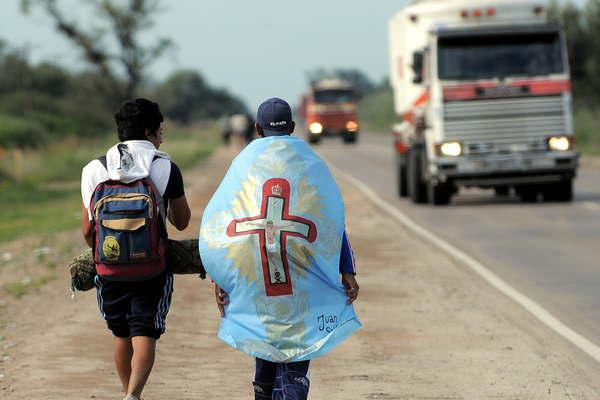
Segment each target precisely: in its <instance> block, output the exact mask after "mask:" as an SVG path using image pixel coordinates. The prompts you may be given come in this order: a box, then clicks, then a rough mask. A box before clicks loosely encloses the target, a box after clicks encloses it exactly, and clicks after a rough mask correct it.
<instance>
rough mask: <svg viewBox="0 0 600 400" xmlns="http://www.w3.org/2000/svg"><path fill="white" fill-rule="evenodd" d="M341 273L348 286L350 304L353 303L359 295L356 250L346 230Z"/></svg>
mask: <svg viewBox="0 0 600 400" xmlns="http://www.w3.org/2000/svg"><path fill="white" fill-rule="evenodd" d="M340 274H341V275H342V284H343V285H344V288H346V296H348V304H351V303H352V302H354V300H356V298H357V297H358V291H359V289H360V288H359V286H358V282H356V263H355V262H354V252H353V251H352V247H351V246H350V241H349V240H348V236H347V235H346V232H345V231H344V235H343V237H342V251H341V254H340Z"/></svg>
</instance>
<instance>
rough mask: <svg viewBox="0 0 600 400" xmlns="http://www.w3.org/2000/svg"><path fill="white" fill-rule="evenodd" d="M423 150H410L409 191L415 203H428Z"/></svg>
mask: <svg viewBox="0 0 600 400" xmlns="http://www.w3.org/2000/svg"><path fill="white" fill-rule="evenodd" d="M422 153H423V152H422V151H421V150H418V149H414V150H411V151H409V152H408V170H407V175H408V193H409V196H410V198H411V199H412V201H413V202H414V203H417V204H422V203H427V185H426V184H425V182H424V180H423V172H422V164H421V157H422Z"/></svg>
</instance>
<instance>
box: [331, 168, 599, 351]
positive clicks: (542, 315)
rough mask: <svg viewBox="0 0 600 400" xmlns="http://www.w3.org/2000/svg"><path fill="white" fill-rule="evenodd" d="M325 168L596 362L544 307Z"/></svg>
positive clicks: (586, 345)
mask: <svg viewBox="0 0 600 400" xmlns="http://www.w3.org/2000/svg"><path fill="white" fill-rule="evenodd" d="M329 165H330V166H331V168H332V169H333V171H334V172H335V174H336V175H339V176H341V177H342V178H343V179H344V180H346V181H348V182H349V183H350V184H352V185H353V186H355V187H356V188H357V189H358V190H359V191H361V192H362V193H363V194H364V195H365V196H366V197H367V198H369V200H371V201H372V202H373V203H374V204H375V205H376V206H378V207H379V208H381V209H382V210H383V211H385V212H386V213H388V214H389V215H390V216H391V217H393V218H394V219H396V220H397V221H398V222H400V223H401V224H403V225H404V226H405V227H406V228H408V229H409V230H411V231H412V232H414V233H415V234H417V235H418V236H420V237H422V238H423V239H425V240H427V241H429V242H430V243H432V244H433V245H435V246H437V247H438V248H440V249H441V250H442V251H444V252H446V253H448V254H449V255H450V256H452V257H453V258H455V259H456V260H458V261H460V262H462V263H463V264H465V265H466V266H467V267H469V268H470V269H472V270H473V271H474V272H476V273H477V274H478V275H479V276H480V277H482V278H483V279H484V280H485V281H486V282H488V283H489V284H490V285H492V286H493V287H495V288H496V289H498V290H499V291H500V292H502V293H504V294H505V295H506V296H508V297H510V298H511V299H512V300H514V301H515V302H517V303H518V304H519V305H521V306H522V307H523V308H525V309H526V310H527V311H529V312H530V313H531V314H532V315H533V316H534V317H536V318H537V319H538V320H540V321H541V322H542V323H544V324H545V325H546V326H548V327H549V328H550V329H552V330H553V331H555V332H556V333H558V334H559V335H561V336H562V337H564V338H565V339H567V340H568V341H569V342H571V343H572V344H574V345H575V346H577V347H578V348H579V349H580V350H581V351H583V352H585V353H586V354H587V355H589V356H590V357H592V358H593V359H594V360H596V361H598V362H600V347H598V346H597V345H596V344H594V343H593V342H591V341H590V340H588V339H586V338H585V337H583V336H582V335H581V334H579V333H577V332H576V331H574V330H573V329H571V328H569V327H568V326H567V325H565V324H564V323H563V322H561V321H560V320H559V319H558V318H556V317H555V316H554V315H552V314H551V313H550V312H549V311H548V310H546V309H545V308H544V307H542V306H541V305H539V304H538V303H536V302H535V301H533V300H532V299H530V298H529V297H527V296H525V295H524V294H522V293H521V292H519V291H518V290H516V289H514V288H513V287H512V286H510V285H509V284H508V283H507V282H506V281H504V280H503V279H502V278H500V277H499V276H497V275H496V274H494V273H493V272H492V271H490V270H489V269H488V268H487V267H485V266H484V265H483V264H482V263H480V262H479V261H477V260H476V259H474V258H473V257H471V256H470V255H468V254H467V253H465V252H464V251H462V250H460V249H458V248H456V247H454V246H453V245H452V244H450V243H448V242H447V241H445V240H444V239H442V238H440V237H439V236H437V235H436V234H435V233H433V232H431V231H429V230H427V229H425V228H424V227H422V226H421V225H419V224H417V223H416V222H414V221H413V220H412V219H411V218H410V217H408V216H407V215H406V214H404V213H403V212H402V211H400V210H399V209H398V208H396V207H394V206H393V205H392V204H390V203H388V202H387V201H385V200H384V199H383V198H381V196H379V195H378V194H377V193H375V192H374V191H373V190H372V189H371V188H369V187H368V186H367V185H365V184H364V183H363V182H361V181H360V180H358V179H356V178H354V177H353V176H351V175H349V174H347V173H345V172H343V171H341V170H339V169H338V168H336V167H334V166H332V165H331V164H329Z"/></svg>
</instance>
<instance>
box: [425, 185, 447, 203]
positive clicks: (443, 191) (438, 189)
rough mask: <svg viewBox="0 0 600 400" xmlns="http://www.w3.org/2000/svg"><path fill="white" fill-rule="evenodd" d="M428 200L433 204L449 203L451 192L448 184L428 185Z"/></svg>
mask: <svg viewBox="0 0 600 400" xmlns="http://www.w3.org/2000/svg"><path fill="white" fill-rule="evenodd" d="M428 190H429V201H430V202H431V204H433V205H434V206H442V205H446V204H448V203H450V198H451V197H452V194H451V193H452V192H451V189H450V187H448V185H444V184H440V185H428Z"/></svg>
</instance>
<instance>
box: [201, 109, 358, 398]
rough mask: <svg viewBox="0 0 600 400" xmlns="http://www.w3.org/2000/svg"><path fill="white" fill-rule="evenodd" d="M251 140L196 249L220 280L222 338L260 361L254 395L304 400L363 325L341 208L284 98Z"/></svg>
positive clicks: (207, 215)
mask: <svg viewBox="0 0 600 400" xmlns="http://www.w3.org/2000/svg"><path fill="white" fill-rule="evenodd" d="M256 121H257V122H256V129H257V132H258V136H259V139H256V140H254V141H253V142H251V143H250V144H249V145H248V146H247V147H246V148H245V149H244V150H243V151H242V152H241V153H240V154H239V155H238V156H237V157H236V158H235V159H234V161H233V162H232V164H231V166H230V168H229V170H228V172H227V174H226V175H225V177H224V178H223V181H222V182H221V184H220V186H219V188H218V189H217V191H216V192H215V194H214V196H213V197H212V199H211V200H210V202H209V204H208V205H207V207H206V209H205V211H204V215H203V218H202V224H201V227H200V236H199V250H200V255H201V258H202V263H203V264H204V266H205V268H206V271H207V272H208V274H209V275H210V276H211V278H212V279H213V280H214V282H215V294H216V300H217V304H218V307H219V309H220V311H221V316H222V318H221V324H220V328H219V338H220V339H222V340H223V341H225V342H226V343H228V344H229V345H231V346H232V347H234V348H236V349H239V350H241V351H243V352H245V353H247V354H249V355H251V356H253V357H255V358H256V372H255V379H254V392H255V398H256V399H271V398H273V399H305V398H306V397H307V396H308V388H309V380H308V367H309V363H310V360H311V359H314V358H316V357H319V356H322V355H324V354H326V353H327V352H329V351H330V350H332V349H333V348H335V347H336V346H337V345H339V344H340V343H341V342H342V341H343V340H345V339H346V338H347V337H348V336H350V335H351V334H352V333H353V332H355V331H356V330H357V329H358V328H359V327H360V326H361V324H360V322H359V320H358V317H357V316H356V314H355V311H354V307H353V304H352V303H353V301H354V300H355V299H356V298H357V296H358V290H359V287H358V284H357V282H356V279H355V274H356V269H355V263H354V256H353V253H352V249H351V247H350V244H349V242H348V238H347V235H346V232H345V215H344V203H343V199H342V196H341V194H340V191H339V189H338V186H337V184H336V182H335V180H334V179H333V177H332V175H331V173H330V171H329V169H328V168H327V165H326V164H325V162H324V161H323V160H322V159H321V158H320V157H319V156H317V154H316V153H315V152H314V151H313V150H312V149H311V148H310V146H309V145H308V144H307V143H306V142H304V141H303V140H301V139H299V138H296V137H294V136H291V134H292V133H293V131H294V127H295V123H294V121H293V120H292V111H291V108H290V106H289V104H288V103H287V102H285V101H284V100H282V99H278V98H271V99H269V100H267V101H265V102H264V103H263V104H261V105H260V107H259V109H258V112H257V119H256Z"/></svg>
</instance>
